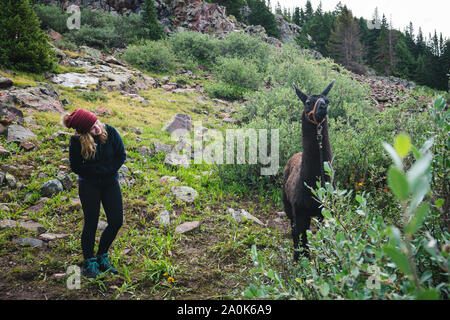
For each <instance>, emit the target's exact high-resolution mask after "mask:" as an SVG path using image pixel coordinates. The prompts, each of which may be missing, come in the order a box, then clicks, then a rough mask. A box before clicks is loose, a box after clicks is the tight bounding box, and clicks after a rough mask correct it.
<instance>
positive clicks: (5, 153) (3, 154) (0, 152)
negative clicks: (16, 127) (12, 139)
mask: <svg viewBox="0 0 450 320" xmlns="http://www.w3.org/2000/svg"><path fill="white" fill-rule="evenodd" d="M0 126H1V125H0ZM9 155H10V152H9V151H8V150H6V149H5V148H4V147H3V146H2V145H1V144H0V158H6V157H8V156H9ZM0 185H2V183H1V181H0Z"/></svg>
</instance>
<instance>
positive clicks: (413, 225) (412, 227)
mask: <svg viewBox="0 0 450 320" xmlns="http://www.w3.org/2000/svg"><path fill="white" fill-rule="evenodd" d="M429 212H430V204H429V203H428V202H424V203H422V204H421V205H420V207H419V208H418V209H417V212H416V214H415V215H414V216H413V217H412V219H411V221H410V222H409V223H408V225H407V226H406V229H405V230H406V232H407V233H409V234H415V233H416V232H417V231H418V230H419V229H420V227H422V224H423V221H424V220H425V218H426V216H427V214H428V213H429Z"/></svg>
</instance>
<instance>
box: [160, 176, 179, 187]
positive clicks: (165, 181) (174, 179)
mask: <svg viewBox="0 0 450 320" xmlns="http://www.w3.org/2000/svg"><path fill="white" fill-rule="evenodd" d="M176 182H180V180H178V179H177V177H171V176H164V177H161V179H159V183H160V184H162V185H167V184H169V183H176Z"/></svg>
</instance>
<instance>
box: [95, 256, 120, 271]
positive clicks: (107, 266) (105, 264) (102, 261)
mask: <svg viewBox="0 0 450 320" xmlns="http://www.w3.org/2000/svg"><path fill="white" fill-rule="evenodd" d="M97 261H98V265H99V269H100V271H101V272H105V271H108V272H111V273H114V274H118V273H119V272H118V271H117V269H116V268H114V267H113V266H112V265H111V260H110V259H109V257H108V253H104V254H101V255H99V256H97Z"/></svg>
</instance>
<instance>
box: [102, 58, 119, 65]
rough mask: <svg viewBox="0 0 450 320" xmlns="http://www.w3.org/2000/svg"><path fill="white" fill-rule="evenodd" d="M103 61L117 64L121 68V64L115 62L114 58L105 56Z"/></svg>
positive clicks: (117, 61)
mask: <svg viewBox="0 0 450 320" xmlns="http://www.w3.org/2000/svg"><path fill="white" fill-rule="evenodd" d="M104 61H105V62H107V63H112V64H118V65H120V66H123V63H122V62H120V61H119V60H117V59H116V58H115V57H114V56H107V57H105V59H104Z"/></svg>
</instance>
